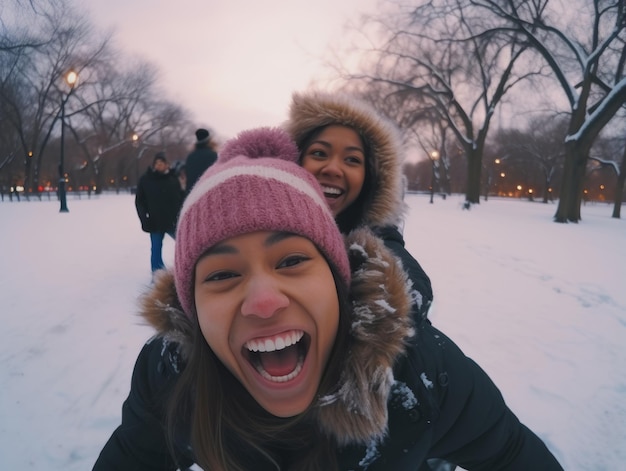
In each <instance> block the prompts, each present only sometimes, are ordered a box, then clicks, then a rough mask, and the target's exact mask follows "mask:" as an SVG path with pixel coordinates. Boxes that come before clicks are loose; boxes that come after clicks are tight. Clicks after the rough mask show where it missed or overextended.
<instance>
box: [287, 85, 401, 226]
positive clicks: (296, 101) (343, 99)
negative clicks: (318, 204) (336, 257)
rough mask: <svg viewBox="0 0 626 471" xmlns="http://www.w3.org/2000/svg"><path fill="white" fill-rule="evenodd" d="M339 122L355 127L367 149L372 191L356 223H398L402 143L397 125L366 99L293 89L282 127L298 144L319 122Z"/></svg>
mask: <svg viewBox="0 0 626 471" xmlns="http://www.w3.org/2000/svg"><path fill="white" fill-rule="evenodd" d="M331 124H340V125H344V126H349V127H351V128H353V129H355V130H356V131H357V132H358V133H359V134H360V136H361V138H362V139H364V140H365V141H366V143H367V144H368V147H369V149H370V154H371V155H369V156H368V158H371V159H372V162H371V163H372V164H373V165H372V167H373V169H374V174H375V185H374V187H375V190H374V191H375V194H374V195H373V199H372V201H371V204H370V205H369V207H367V208H361V211H362V214H361V217H360V221H359V224H357V226H360V225H366V226H370V227H374V226H387V225H398V224H399V223H400V222H401V219H402V217H403V214H404V212H405V205H404V202H403V193H404V187H403V185H404V183H403V177H402V163H403V160H404V146H403V143H402V138H401V136H400V132H399V130H398V128H397V127H396V126H395V125H394V124H393V123H392V122H391V121H389V120H387V119H385V118H384V117H383V116H382V115H381V114H380V113H378V112H377V111H376V110H375V109H374V108H373V107H371V106H370V105H369V104H368V103H365V102H363V101H361V100H360V99H357V98H355V97H352V96H350V95H347V94H340V93H335V94H330V93H325V92H320V91H315V92H308V93H294V94H293V96H292V101H291V107H290V109H289V119H288V121H287V122H286V123H285V124H284V127H285V129H286V130H287V132H288V133H289V134H290V135H291V137H292V138H293V139H294V140H295V141H296V144H297V145H298V148H299V149H300V150H301V151H302V150H303V149H302V145H303V144H304V142H305V141H306V140H307V139H308V138H309V137H310V135H311V133H312V132H313V131H315V130H316V129H318V128H320V127H322V126H328V125H331Z"/></svg>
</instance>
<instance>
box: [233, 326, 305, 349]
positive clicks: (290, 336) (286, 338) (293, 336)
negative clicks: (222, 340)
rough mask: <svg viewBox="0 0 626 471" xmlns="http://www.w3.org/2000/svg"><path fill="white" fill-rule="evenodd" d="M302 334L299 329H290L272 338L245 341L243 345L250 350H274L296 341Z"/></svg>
mask: <svg viewBox="0 0 626 471" xmlns="http://www.w3.org/2000/svg"><path fill="white" fill-rule="evenodd" d="M303 336H304V332H302V331H301V330H292V331H291V332H286V333H284V334H281V335H280V336H278V337H275V338H274V340H272V339H265V340H257V339H254V340H250V341H248V342H246V344H245V347H246V348H247V349H248V350H250V351H251V352H274V351H276V350H283V349H284V348H287V347H289V346H291V345H294V344H296V343H298V342H299V341H300V339H301V338H302V337H303Z"/></svg>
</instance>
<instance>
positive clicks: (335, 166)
mask: <svg viewBox="0 0 626 471" xmlns="http://www.w3.org/2000/svg"><path fill="white" fill-rule="evenodd" d="M322 174H323V175H328V176H333V177H336V176H340V175H341V165H340V163H339V159H338V158H336V157H331V158H329V159H328V160H327V161H326V162H325V165H324V167H322Z"/></svg>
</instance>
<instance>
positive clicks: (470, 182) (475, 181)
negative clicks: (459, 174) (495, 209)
mask: <svg viewBox="0 0 626 471" xmlns="http://www.w3.org/2000/svg"><path fill="white" fill-rule="evenodd" d="M466 152H467V192H466V194H465V201H468V202H470V203H473V204H479V203H480V174H481V168H482V152H481V151H480V150H478V149H474V148H472V149H468V150H466Z"/></svg>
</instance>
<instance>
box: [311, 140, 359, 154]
mask: <svg viewBox="0 0 626 471" xmlns="http://www.w3.org/2000/svg"><path fill="white" fill-rule="evenodd" d="M312 144H320V145H323V146H324V147H328V148H330V147H332V144H331V143H330V142H328V141H324V140H323V139H315V140H313V141H312V142H311V144H309V146H310V145H312ZM343 150H344V151H346V150H348V151H354V150H357V151H359V152H361V153H362V154H365V149H363V148H362V147H360V146H348V147H345V148H344V149H343Z"/></svg>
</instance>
